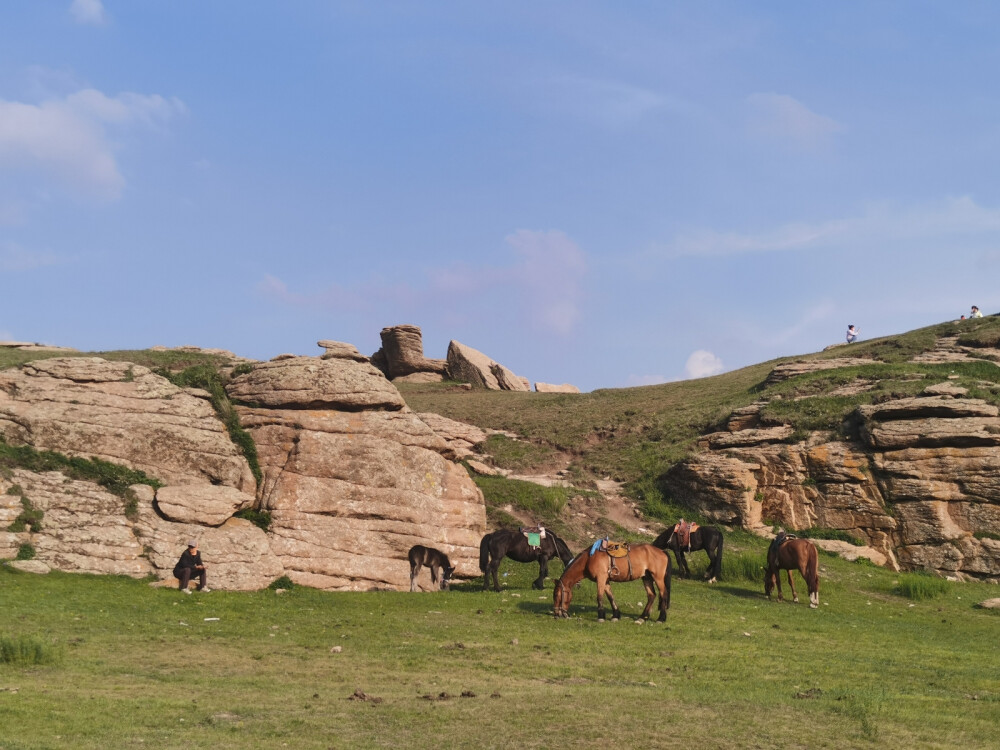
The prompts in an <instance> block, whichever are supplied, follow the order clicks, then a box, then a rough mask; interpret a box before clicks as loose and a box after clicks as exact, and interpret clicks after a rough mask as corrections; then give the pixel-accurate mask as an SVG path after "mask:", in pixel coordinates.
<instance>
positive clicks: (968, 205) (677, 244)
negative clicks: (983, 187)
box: [651, 196, 1000, 258]
mask: <svg viewBox="0 0 1000 750" xmlns="http://www.w3.org/2000/svg"><path fill="white" fill-rule="evenodd" d="M998 232H1000V208H987V207H984V206H980V205H979V204H977V203H976V202H975V201H974V200H973V199H972V198H970V197H968V196H963V197H958V198H947V199H945V200H942V201H938V202H936V203H933V204H928V205H923V206H911V207H905V208H901V207H898V206H887V205H883V206H873V207H871V208H870V209H869V210H868V211H867V212H866V213H865V214H863V215H861V216H855V217H846V218H841V219H831V220H828V221H823V222H817V223H814V224H809V223H804V222H796V223H789V224H784V225H782V226H778V227H774V228H771V229H766V230H764V231H761V232H723V231H717V230H714V229H697V230H689V231H687V232H683V233H681V234H678V235H677V236H676V237H675V238H674V239H673V240H672V241H670V242H668V243H667V244H665V245H662V246H658V247H655V248H653V250H652V251H651V252H652V255H654V256H660V257H665V258H678V257H683V256H724V255H738V254H742V253H755V252H767V253H770V252H789V251H809V250H815V249H820V248H827V247H830V246H832V245H834V244H840V245H845V244H853V245H861V244H864V243H867V242H875V241H884V240H900V239H921V240H928V239H933V238H946V237H959V236H974V235H982V234H994V233H998ZM997 239H998V240H1000V237H998V238H997Z"/></svg>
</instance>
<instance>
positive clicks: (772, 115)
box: [747, 93, 844, 148]
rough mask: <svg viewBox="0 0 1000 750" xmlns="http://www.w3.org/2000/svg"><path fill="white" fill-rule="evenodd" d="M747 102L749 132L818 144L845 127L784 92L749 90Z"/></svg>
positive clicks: (811, 144) (808, 144)
mask: <svg viewBox="0 0 1000 750" xmlns="http://www.w3.org/2000/svg"><path fill="white" fill-rule="evenodd" d="M747 104H748V105H749V109H750V117H749V124H750V129H751V131H752V132H754V133H756V134H758V135H763V136H768V137H775V138H780V139H783V140H787V141H791V142H793V143H795V144H796V145H797V146H800V147H805V148H814V147H816V146H820V145H822V144H825V143H826V142H827V141H828V140H829V138H830V137H831V136H833V135H835V134H836V133H839V132H841V131H842V130H844V126H843V125H841V124H840V123H838V122H837V121H836V120H834V119H833V118H831V117H826V116H825V115H820V114H816V113H815V112H813V111H812V110H811V109H809V108H808V107H807V106H806V105H804V104H803V103H802V102H800V101H798V100H797V99H795V98H794V97H791V96H788V95H787V94H774V93H768V94H751V95H750V96H748V97H747Z"/></svg>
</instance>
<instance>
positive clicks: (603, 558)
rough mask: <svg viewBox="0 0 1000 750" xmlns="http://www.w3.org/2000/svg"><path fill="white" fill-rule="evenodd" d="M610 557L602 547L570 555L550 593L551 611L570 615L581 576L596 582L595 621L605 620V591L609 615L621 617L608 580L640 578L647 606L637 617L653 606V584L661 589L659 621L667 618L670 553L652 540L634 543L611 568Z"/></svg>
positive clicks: (654, 595) (647, 614) (654, 596)
mask: <svg viewBox="0 0 1000 750" xmlns="http://www.w3.org/2000/svg"><path fill="white" fill-rule="evenodd" d="M611 564H612V557H611V556H610V555H609V554H608V553H607V552H605V551H604V550H600V549H599V550H596V551H595V552H594V553H593V554H591V552H590V550H589V549H587V550H584V551H583V552H581V553H580V554H579V555H577V556H576V557H574V558H573V561H572V562H571V563H570V564H569V566H568V567H567V568H566V570H565V571H563V574H562V576H561V577H560V578H559V580H558V581H556V587H555V592H554V594H553V614H555V616H556V617H569V604H570V602H571V601H572V600H573V587H574V586H576V585H577V584H578V583H580V581H582V580H583V579H584V578H589V579H590V580H591V581H594V582H596V583H597V621H598V622H604V596H605V595H607V597H608V603H610V604H611V619H612V620H618V619H619V618H621V615H622V613H621V611H620V610H619V609H618V605H617V604H616V603H615V598H614V596H612V594H611V586H609V585H608V584H609V582H610V581H634V580H636V579H637V578H642V582H643V585H645V587H646V608H645V609H644V610H643V611H642V615H640V617H641V618H642V619H643V620H645V619H647V618H648V617H649V613H650V611H651V610H652V608H653V599H655V598H656V592H655V589H654V586H655V587H656V588H658V589H659V590H660V617H659V622H665V621H666V619H667V610H668V609H670V557H669V555H667V553H666V552H664V551H663V550H661V549H657V548H656V547H654V546H653V545H651V544H634V545H632V546H630V547H629V548H628V555H627V556H626V557H617V558H614V568H613V569H612V567H611Z"/></svg>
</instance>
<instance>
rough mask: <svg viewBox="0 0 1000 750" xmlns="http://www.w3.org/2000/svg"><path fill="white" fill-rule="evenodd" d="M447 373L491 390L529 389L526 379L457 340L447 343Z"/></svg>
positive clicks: (456, 378)
mask: <svg viewBox="0 0 1000 750" xmlns="http://www.w3.org/2000/svg"><path fill="white" fill-rule="evenodd" d="M448 374H449V376H450V377H451V379H452V380H458V381H461V382H463V383H471V384H472V385H473V386H476V387H478V388H488V389H489V390H493V391H530V390H531V388H530V386H529V384H528V381H527V380H525V379H524V378H521V377H519V376H517V375H515V374H514V373H513V372H511V371H510V370H508V369H507V368H506V367H504V366H503V365H501V364H499V363H497V362H494V361H493V360H492V359H490V358H489V357H487V356H486V355H485V354H483V353H482V352H480V351H477V350H476V349H473V348H472V347H471V346H466V345H465V344H461V343H459V342H458V341H452V342H451V343H450V344H449V345H448Z"/></svg>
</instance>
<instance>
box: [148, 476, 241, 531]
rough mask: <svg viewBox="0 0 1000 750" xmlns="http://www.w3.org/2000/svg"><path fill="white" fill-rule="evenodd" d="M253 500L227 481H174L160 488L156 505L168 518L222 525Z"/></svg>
mask: <svg viewBox="0 0 1000 750" xmlns="http://www.w3.org/2000/svg"><path fill="white" fill-rule="evenodd" d="M253 504H254V496H253V495H247V494H246V493H244V492H240V491H239V490H238V489H236V488H234V487H226V486H224V485H214V484H188V485H183V486H177V485H171V486H169V487H161V488H160V489H158V490H157V491H156V507H157V508H158V509H159V511H160V513H161V514H162V515H163V517H164V518H166V519H167V520H168V521H174V522H176V523H196V524H200V525H202V526H221V525H222V524H224V523H225V522H226V521H228V520H229V519H230V518H231V517H232V516H233V514H235V513H237V512H238V511H241V510H243V509H244V508H249V507H251V506H252V505H253Z"/></svg>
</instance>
